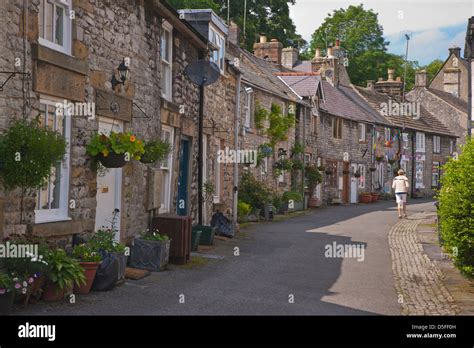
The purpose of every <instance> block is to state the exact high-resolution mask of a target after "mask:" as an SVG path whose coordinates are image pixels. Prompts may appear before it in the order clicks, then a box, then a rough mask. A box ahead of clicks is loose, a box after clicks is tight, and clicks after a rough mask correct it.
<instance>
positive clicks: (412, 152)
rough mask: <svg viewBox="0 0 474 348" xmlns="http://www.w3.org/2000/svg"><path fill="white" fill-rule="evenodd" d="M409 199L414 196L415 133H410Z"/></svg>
mask: <svg viewBox="0 0 474 348" xmlns="http://www.w3.org/2000/svg"><path fill="white" fill-rule="evenodd" d="M411 157H412V160H411V197H412V198H413V197H414V195H415V174H416V173H415V170H416V158H415V132H411Z"/></svg>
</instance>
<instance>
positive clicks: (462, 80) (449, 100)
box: [407, 47, 469, 151]
mask: <svg viewBox="0 0 474 348" xmlns="http://www.w3.org/2000/svg"><path fill="white" fill-rule="evenodd" d="M468 77H469V64H468V61H467V60H465V59H464V58H463V57H461V49H460V48H459V47H453V48H450V49H449V55H448V58H447V59H446V60H445V62H444V64H443V66H442V67H441V69H440V70H439V71H438V72H437V74H436V75H435V77H434V78H433V79H432V80H431V81H428V78H427V74H426V71H424V70H421V71H418V72H416V77H415V88H414V89H413V90H411V91H410V92H408V93H407V99H408V100H410V101H416V102H418V103H421V105H422V106H423V107H424V108H426V110H427V111H428V112H430V113H431V114H432V115H433V116H434V117H436V118H437V119H438V120H440V121H441V122H442V123H443V124H444V125H445V126H446V127H447V128H448V129H450V130H452V131H453V132H454V134H455V135H456V136H457V137H458V140H459V144H458V145H460V144H464V142H465V138H466V135H467V125H468ZM455 145H456V144H453V145H452V146H453V148H455ZM453 151H454V150H453Z"/></svg>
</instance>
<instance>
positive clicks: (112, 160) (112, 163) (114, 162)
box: [97, 152, 127, 168]
mask: <svg viewBox="0 0 474 348" xmlns="http://www.w3.org/2000/svg"><path fill="white" fill-rule="evenodd" d="M97 159H98V160H99V161H100V163H102V165H103V166H104V167H105V168H122V167H123V166H124V165H125V164H127V161H126V160H125V154H124V153H122V154H117V153H115V152H110V153H109V155H108V156H107V157H105V156H104V155H103V154H102V153H100V154H98V155H97Z"/></svg>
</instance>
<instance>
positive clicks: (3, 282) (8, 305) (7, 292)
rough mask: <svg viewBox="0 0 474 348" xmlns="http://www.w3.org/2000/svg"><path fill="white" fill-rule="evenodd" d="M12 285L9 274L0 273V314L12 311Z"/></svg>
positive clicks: (7, 313) (8, 313) (13, 294)
mask: <svg viewBox="0 0 474 348" xmlns="http://www.w3.org/2000/svg"><path fill="white" fill-rule="evenodd" d="M14 296H15V293H14V285H13V279H12V277H11V275H10V274H7V273H0V315H10V314H11V313H12V307H13V299H14Z"/></svg>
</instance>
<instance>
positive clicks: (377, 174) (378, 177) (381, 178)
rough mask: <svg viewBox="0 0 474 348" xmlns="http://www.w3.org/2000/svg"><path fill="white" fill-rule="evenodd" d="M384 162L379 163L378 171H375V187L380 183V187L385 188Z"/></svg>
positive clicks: (377, 165)
mask: <svg viewBox="0 0 474 348" xmlns="http://www.w3.org/2000/svg"><path fill="white" fill-rule="evenodd" d="M384 170H385V168H384V164H383V163H377V164H376V171H375V180H376V182H375V183H374V186H375V187H378V185H379V184H380V188H383V186H384Z"/></svg>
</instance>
